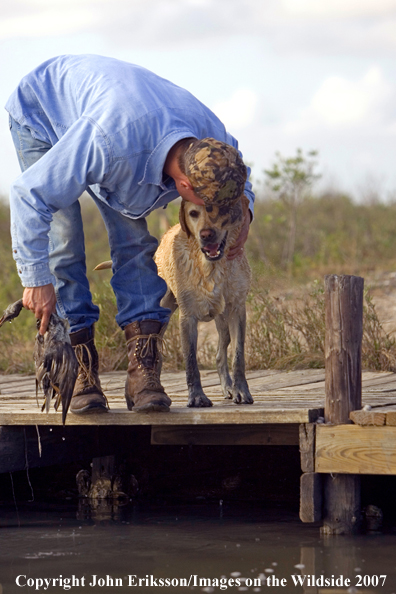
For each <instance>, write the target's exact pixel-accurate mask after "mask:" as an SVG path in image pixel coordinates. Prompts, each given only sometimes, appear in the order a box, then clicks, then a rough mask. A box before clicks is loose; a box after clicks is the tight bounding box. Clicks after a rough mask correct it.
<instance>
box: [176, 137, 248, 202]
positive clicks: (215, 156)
mask: <svg viewBox="0 0 396 594" xmlns="http://www.w3.org/2000/svg"><path fill="white" fill-rule="evenodd" d="M184 164H185V171H186V175H187V177H188V179H189V180H190V182H191V185H192V187H193V189H194V192H195V193H196V194H197V196H199V197H200V198H202V199H203V200H204V201H205V204H206V205H208V204H215V205H216V206H226V205H227V204H228V205H230V203H232V202H235V201H236V200H237V199H238V198H240V197H241V196H242V194H243V192H244V189H245V182H246V178H247V170H246V167H245V164H244V162H243V161H242V159H241V157H240V156H239V153H238V151H237V150H236V149H235V148H234V147H233V146H230V145H229V144H226V143H225V142H221V141H219V140H215V139H214V138H204V139H203V140H199V141H198V142H196V143H192V144H191V145H190V146H189V148H188V149H187V150H186V153H185V156H184Z"/></svg>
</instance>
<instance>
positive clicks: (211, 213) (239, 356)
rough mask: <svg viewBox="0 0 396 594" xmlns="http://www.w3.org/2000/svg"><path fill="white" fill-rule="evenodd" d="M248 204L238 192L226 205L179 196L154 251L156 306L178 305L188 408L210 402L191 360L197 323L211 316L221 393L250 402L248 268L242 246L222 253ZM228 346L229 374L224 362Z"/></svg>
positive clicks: (229, 242) (172, 309)
mask: <svg viewBox="0 0 396 594" xmlns="http://www.w3.org/2000/svg"><path fill="white" fill-rule="evenodd" d="M247 209H248V200H247V198H246V197H245V196H243V197H242V198H241V199H240V200H238V201H237V202H236V203H234V204H233V205H232V206H231V207H227V208H226V207H218V206H211V205H210V206H208V205H206V206H198V205H196V204H193V203H191V202H186V201H184V200H182V204H181V208H180V214H179V219H180V224H178V225H175V226H174V227H172V228H171V229H169V231H168V232H167V233H166V234H165V235H164V236H163V238H162V240H161V243H160V245H159V247H158V250H157V252H156V255H155V260H156V263H157V267H158V273H159V275H160V276H161V277H162V278H163V279H164V280H165V281H166V283H167V285H168V291H167V293H166V295H165V297H164V298H163V300H162V302H161V305H163V306H164V307H168V308H170V309H171V311H172V313H173V312H174V311H175V309H176V308H177V307H179V310H180V333H181V342H182V349H183V356H184V359H185V362H186V375H187V385H188V394H189V395H188V405H187V406H189V407H203V406H212V402H211V401H210V400H209V398H207V396H206V395H205V393H204V391H203V389H202V384H201V379H200V373H199V370H198V365H197V357H196V353H197V338H198V322H208V321H210V320H213V319H214V320H215V323H216V328H217V331H218V334H219V343H218V350H217V356H216V364H217V370H218V373H219V376H220V381H221V387H222V391H223V394H224V397H225V398H233V401H234V402H235V403H238V404H239V403H241V402H244V403H246V404H251V403H253V398H252V396H251V394H250V392H249V387H248V384H247V381H246V377H245V356H244V344H245V328H246V306H245V302H246V296H247V293H248V290H249V286H250V279H251V272H250V267H249V264H248V261H247V258H246V256H245V253H244V252H243V251H242V252H241V254H240V255H239V256H237V257H236V258H235V259H233V260H227V253H228V251H229V249H230V247H231V246H232V245H233V243H234V242H235V240H236V238H237V237H238V235H239V232H240V228H241V225H242V221H243V219H244V216H245V214H246V212H247ZM230 342H231V344H232V346H233V351H234V353H233V364H232V368H233V369H232V376H233V377H232V379H231V377H230V373H229V369H228V363H227V348H228V345H229V344H230Z"/></svg>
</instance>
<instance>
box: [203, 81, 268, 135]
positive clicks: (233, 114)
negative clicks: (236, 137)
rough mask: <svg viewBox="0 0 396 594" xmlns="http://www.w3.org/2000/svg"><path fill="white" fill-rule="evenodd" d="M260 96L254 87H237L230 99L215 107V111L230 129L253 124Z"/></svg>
mask: <svg viewBox="0 0 396 594" xmlns="http://www.w3.org/2000/svg"><path fill="white" fill-rule="evenodd" d="M257 103H258V96H257V94H256V93H255V92H254V91H253V90H252V89H246V88H245V89H237V90H236V91H235V92H234V93H233V94H232V95H231V97H230V98H229V99H227V100H225V101H220V102H219V103H217V104H216V105H215V106H214V107H213V111H214V113H215V114H216V115H217V116H218V117H219V118H220V119H221V121H222V122H223V123H224V124H225V126H226V128H227V129H228V130H230V131H233V130H240V129H241V128H245V127H246V126H248V125H249V124H251V123H252V122H253V120H254V118H255V115H256V107H257Z"/></svg>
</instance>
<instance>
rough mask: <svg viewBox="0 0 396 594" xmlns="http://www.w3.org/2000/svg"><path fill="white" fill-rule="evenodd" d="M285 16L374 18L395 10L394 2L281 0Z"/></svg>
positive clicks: (393, 0) (367, 0) (380, 0)
mask: <svg viewBox="0 0 396 594" xmlns="http://www.w3.org/2000/svg"><path fill="white" fill-rule="evenodd" d="M281 5H282V8H283V10H284V12H285V14H288V15H290V16H296V17H308V18H324V19H327V18H328V17H337V18H339V17H347V18H349V17H365V16H370V17H373V16H374V17H375V16H387V15H389V14H390V13H394V12H395V10H396V2H395V0H347V1H345V0H329V1H327V2H326V1H323V0H322V1H321V2H318V0H297V1H296V0H282V1H281Z"/></svg>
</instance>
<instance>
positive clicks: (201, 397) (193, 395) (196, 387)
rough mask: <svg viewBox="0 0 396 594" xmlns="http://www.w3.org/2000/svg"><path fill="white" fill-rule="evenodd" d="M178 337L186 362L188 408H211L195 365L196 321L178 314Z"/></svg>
mask: <svg viewBox="0 0 396 594" xmlns="http://www.w3.org/2000/svg"><path fill="white" fill-rule="evenodd" d="M180 337H181V343H182V349H183V356H184V360H185V362H186V376H187V386H188V404H187V406H189V407H202V406H212V402H211V401H210V400H209V398H207V396H205V394H204V391H203V389H202V384H201V376H200V374H199V369H198V363H197V342H198V320H197V319H196V318H194V317H193V316H183V315H182V314H180Z"/></svg>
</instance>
